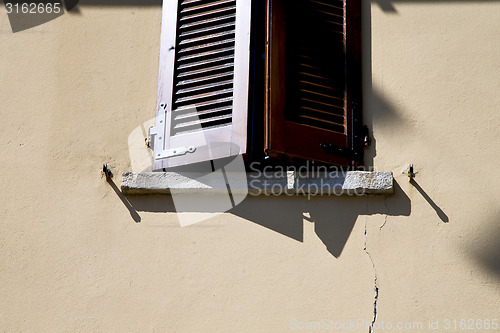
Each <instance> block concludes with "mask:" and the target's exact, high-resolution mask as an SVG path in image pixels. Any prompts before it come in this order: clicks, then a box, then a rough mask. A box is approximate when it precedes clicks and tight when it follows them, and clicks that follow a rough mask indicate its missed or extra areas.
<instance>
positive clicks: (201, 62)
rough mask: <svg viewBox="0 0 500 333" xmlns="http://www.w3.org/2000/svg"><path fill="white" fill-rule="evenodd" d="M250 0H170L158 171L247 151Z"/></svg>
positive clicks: (165, 26) (158, 121) (155, 163)
mask: <svg viewBox="0 0 500 333" xmlns="http://www.w3.org/2000/svg"><path fill="white" fill-rule="evenodd" d="M250 16H251V0H164V2H163V19H162V40H161V52H160V70H159V82H158V103H157V105H158V106H157V117H156V127H155V128H153V129H152V131H150V133H151V134H152V135H153V136H155V138H154V161H153V169H154V170H158V169H162V168H168V167H174V166H179V165H185V164H191V163H196V162H202V161H208V160H213V159H217V158H223V157H229V156H233V155H237V154H243V153H245V152H246V140H247V137H246V134H247V133H246V132H247V106H248V76H249V54H250Z"/></svg>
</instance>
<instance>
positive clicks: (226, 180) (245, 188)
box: [121, 171, 394, 196]
mask: <svg viewBox="0 0 500 333" xmlns="http://www.w3.org/2000/svg"><path fill="white" fill-rule="evenodd" d="M393 183H394V179H393V175H392V172H390V171H373V172H368V171H347V172H345V173H341V172H339V173H337V174H335V175H333V176H332V175H331V174H321V175H318V174H309V175H304V174H297V173H295V172H293V171H289V172H287V174H286V175H283V176H276V175H273V176H272V177H269V176H267V177H265V176H264V174H262V173H260V174H258V173H247V174H246V177H245V174H243V175H242V174H241V173H240V174H235V173H228V174H224V175H223V174H222V173H218V174H217V173H213V174H209V175H201V174H194V173H186V174H180V173H176V172H125V173H124V174H123V175H122V184H121V190H122V192H123V193H124V194H172V192H175V193H180V192H182V193H203V194H217V193H220V194H225V193H227V192H228V188H230V189H231V192H232V193H244V194H246V193H247V192H248V194H249V195H254V196H256V195H337V196H338V195H368V194H384V195H388V194H392V193H393V192H394V185H393Z"/></svg>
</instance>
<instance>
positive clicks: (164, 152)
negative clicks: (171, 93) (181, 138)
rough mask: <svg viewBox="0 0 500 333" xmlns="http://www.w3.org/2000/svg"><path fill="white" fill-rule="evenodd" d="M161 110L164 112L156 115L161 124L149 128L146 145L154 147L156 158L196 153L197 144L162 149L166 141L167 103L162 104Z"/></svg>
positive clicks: (158, 122)
mask: <svg viewBox="0 0 500 333" xmlns="http://www.w3.org/2000/svg"><path fill="white" fill-rule="evenodd" d="M160 111H163V112H158V114H157V115H156V121H157V124H159V126H155V127H150V128H149V133H148V140H147V142H146V145H147V146H148V147H149V148H151V149H154V159H155V160H159V159H163V158H169V157H174V156H181V155H185V154H187V153H194V152H195V151H196V147H195V146H189V147H186V146H182V147H177V148H170V149H161V148H163V147H164V142H165V120H166V113H167V104H166V103H161V104H160ZM155 147H158V149H155Z"/></svg>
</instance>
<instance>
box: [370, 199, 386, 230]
mask: <svg viewBox="0 0 500 333" xmlns="http://www.w3.org/2000/svg"><path fill="white" fill-rule="evenodd" d="M384 206H385V217H384V223H383V224H382V225H381V226H380V230H382V228H383V227H384V226H385V225H386V223H387V216H389V207H387V197H384ZM365 231H366V230H365Z"/></svg>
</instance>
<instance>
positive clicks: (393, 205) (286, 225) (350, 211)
mask: <svg viewBox="0 0 500 333" xmlns="http://www.w3.org/2000/svg"><path fill="white" fill-rule="evenodd" d="M394 185H395V192H394V195H392V196H389V197H384V196H364V197H354V196H353V197H326V196H324V197H319V196H318V197H312V198H311V199H310V200H308V198H307V197H306V196H294V197H283V196H258V197H251V196H249V197H248V198H247V199H246V200H245V201H243V202H242V203H241V204H240V205H238V206H236V207H235V208H233V209H232V210H230V211H229V213H232V214H234V215H236V216H239V217H241V218H243V219H245V220H248V221H250V222H253V223H256V224H258V225H260V226H263V227H265V228H267V229H270V230H273V231H275V232H278V233H280V234H282V235H284V236H287V237H290V238H292V239H295V240H297V241H299V242H302V241H303V232H304V220H306V221H309V222H311V223H314V224H315V227H314V230H315V232H316V234H317V235H318V237H319V238H320V239H321V241H322V242H323V243H324V244H325V246H326V248H327V249H328V251H329V252H330V253H331V254H332V255H333V256H335V257H339V256H340V254H341V253H342V250H343V249H344V246H345V244H346V242H347V239H348V238H349V235H350V234H351V230H352V229H353V227H354V223H355V222H356V220H357V219H358V217H359V216H360V215H374V214H387V215H388V216H409V215H410V213H411V202H410V199H409V198H408V196H407V195H406V194H405V193H404V191H403V190H402V189H401V187H399V185H398V184H397V183H394ZM128 202H130V204H131V206H133V207H134V209H136V210H138V211H147V212H176V210H175V207H174V204H173V201H172V198H171V197H170V196H130V197H128Z"/></svg>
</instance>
